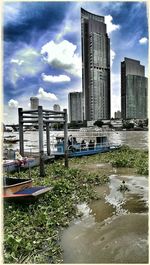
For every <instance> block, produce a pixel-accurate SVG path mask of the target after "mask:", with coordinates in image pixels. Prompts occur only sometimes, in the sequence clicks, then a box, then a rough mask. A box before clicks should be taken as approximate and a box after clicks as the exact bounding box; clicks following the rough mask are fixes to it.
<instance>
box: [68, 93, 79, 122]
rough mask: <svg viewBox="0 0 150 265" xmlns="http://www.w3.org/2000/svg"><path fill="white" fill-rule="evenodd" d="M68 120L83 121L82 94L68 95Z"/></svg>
mask: <svg viewBox="0 0 150 265" xmlns="http://www.w3.org/2000/svg"><path fill="white" fill-rule="evenodd" d="M68 108H69V120H70V122H73V121H76V122H78V121H83V95H82V92H72V93H69V94H68Z"/></svg>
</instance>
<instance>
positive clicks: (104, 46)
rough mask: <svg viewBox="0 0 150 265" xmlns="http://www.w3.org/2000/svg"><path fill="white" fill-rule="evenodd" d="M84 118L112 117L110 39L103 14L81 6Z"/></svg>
mask: <svg viewBox="0 0 150 265" xmlns="http://www.w3.org/2000/svg"><path fill="white" fill-rule="evenodd" d="M81 43H82V89H83V98H84V120H89V121H90V120H98V119H110V40H109V38H108V35H107V32H106V24H105V23H104V17H103V16H98V15H95V14H92V13H89V12H87V11H86V10H84V9H82V8H81Z"/></svg>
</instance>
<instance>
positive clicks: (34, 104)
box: [30, 97, 39, 110]
mask: <svg viewBox="0 0 150 265" xmlns="http://www.w3.org/2000/svg"><path fill="white" fill-rule="evenodd" d="M30 105H31V110H35V109H38V106H39V98H37V97H31V98H30Z"/></svg>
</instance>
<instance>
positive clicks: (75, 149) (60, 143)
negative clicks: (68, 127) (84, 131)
mask: <svg viewBox="0 0 150 265" xmlns="http://www.w3.org/2000/svg"><path fill="white" fill-rule="evenodd" d="M56 141H57V143H56V145H55V147H56V151H53V152H52V154H53V155H54V156H55V157H56V158H57V157H60V156H63V155H64V138H63V137H56ZM120 147H121V145H117V144H116V145H115V144H110V143H109V141H108V139H107V136H99V137H96V142H95V141H92V140H90V141H89V142H88V143H87V142H85V140H82V142H81V143H78V142H76V139H75V137H73V139H72V141H70V140H69V139H68V157H79V156H89V155H95V154H99V153H104V152H110V151H114V150H116V149H119V148H120Z"/></svg>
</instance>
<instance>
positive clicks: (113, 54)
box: [110, 50, 116, 67]
mask: <svg viewBox="0 0 150 265" xmlns="http://www.w3.org/2000/svg"><path fill="white" fill-rule="evenodd" d="M115 56H116V53H115V52H114V51H113V50H110V65H111V67H112V65H113V61H114V59H115Z"/></svg>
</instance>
